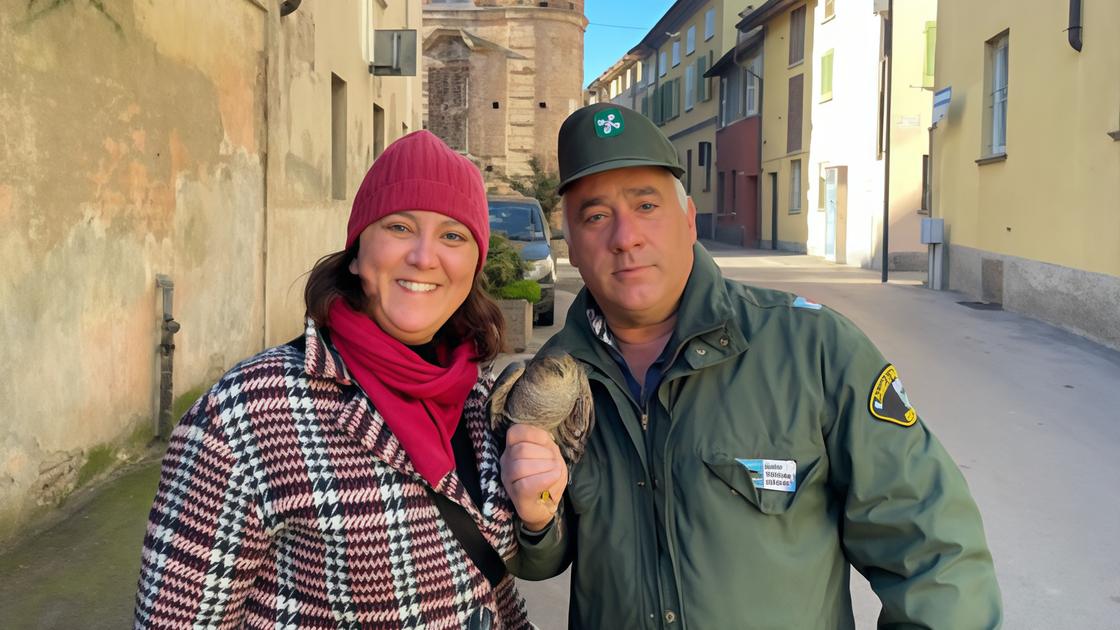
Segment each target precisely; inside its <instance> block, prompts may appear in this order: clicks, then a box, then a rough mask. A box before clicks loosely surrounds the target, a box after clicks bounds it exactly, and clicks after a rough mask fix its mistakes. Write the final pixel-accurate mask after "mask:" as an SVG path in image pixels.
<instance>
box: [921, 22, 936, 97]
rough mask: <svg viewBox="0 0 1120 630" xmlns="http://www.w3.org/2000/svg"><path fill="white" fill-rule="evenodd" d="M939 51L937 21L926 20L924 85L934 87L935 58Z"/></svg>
mask: <svg viewBox="0 0 1120 630" xmlns="http://www.w3.org/2000/svg"><path fill="white" fill-rule="evenodd" d="M936 51H937V22H926V58H925V64H923V66H922V87H924V88H930V89H933V59H934V53H936Z"/></svg>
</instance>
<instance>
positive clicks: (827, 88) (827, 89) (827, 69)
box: [821, 50, 834, 101]
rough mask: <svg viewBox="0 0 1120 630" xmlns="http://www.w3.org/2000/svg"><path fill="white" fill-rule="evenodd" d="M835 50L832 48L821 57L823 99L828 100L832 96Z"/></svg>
mask: <svg viewBox="0 0 1120 630" xmlns="http://www.w3.org/2000/svg"><path fill="white" fill-rule="evenodd" d="M833 52H834V51H833V50H830V51H828V52H826V53H825V54H824V56H822V57H821V100H822V101H827V100H830V99H831V98H832V58H833Z"/></svg>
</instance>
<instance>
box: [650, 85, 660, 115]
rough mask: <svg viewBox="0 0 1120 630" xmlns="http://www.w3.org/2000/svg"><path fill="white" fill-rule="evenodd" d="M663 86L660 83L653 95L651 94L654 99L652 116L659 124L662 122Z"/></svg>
mask: <svg viewBox="0 0 1120 630" xmlns="http://www.w3.org/2000/svg"><path fill="white" fill-rule="evenodd" d="M661 88H662V86H660V85H659V86H657V87H656V88H654V90H653V95H652V96H651V98H652V99H653V103H652V106H653V112H652V116H651V117H650V118H651V119H652V120H653V122H655V123H657V124H661V101H662V98H661Z"/></svg>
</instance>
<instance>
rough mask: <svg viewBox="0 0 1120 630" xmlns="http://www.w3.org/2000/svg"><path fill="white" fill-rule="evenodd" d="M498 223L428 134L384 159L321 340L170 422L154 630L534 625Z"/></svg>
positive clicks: (327, 282)
mask: <svg viewBox="0 0 1120 630" xmlns="http://www.w3.org/2000/svg"><path fill="white" fill-rule="evenodd" d="M487 215H488V211H487V204H486V194H485V191H484V189H483V184H482V179H481V176H480V174H479V172H478V170H477V169H476V168H475V167H474V166H473V165H472V164H471V163H470V162H469V161H468V160H467V159H466V158H464V157H462V156H460V155H458V154H456V153H455V152H453V151H451V150H450V149H449V148H447V146H446V145H444V144H443V143H442V142H441V141H440V140H438V139H437V138H436V137H435V136H433V135H432V134H430V133H428V132H426V131H419V132H416V133H412V134H409V135H407V136H405V137H403V138H401V139H400V140H398V141H397V142H395V143H394V144H393V145H392V146H390V147H389V148H388V149H387V150H386V151H385V153H384V154H383V155H382V156H381V157H380V158H379V159H378V160H377V161H376V162H375V163H374V165H373V166H372V167H371V168H370V170H369V173H367V174H366V178H365V180H364V181H363V182H362V185H361V188H360V189H359V190H358V193H357V196H356V198H355V200H354V205H353V209H352V211H351V214H350V220H349V224H348V226H347V237H346V248H345V250H344V251H341V252H338V253H335V254H332V255H330V256H327V257H325V258H323V259H322V260H320V261H319V262H318V263H317V264H316V265H315V267H314V269H312V271H311V275H310V277H309V278H308V282H307V288H306V291H305V294H304V297H305V301H306V304H307V315H308V320H307V329H306V332H305V334H304V336H303V337H302V338H300V339H298V340H296V341H294V342H291V343H289V344H286V345H283V346H279V347H276V348H272V349H269V350H266V351H265V352H262V353H261V354H259V355H257V356H255V357H252V358H251V359H248V360H246V361H244V362H242V363H241V364H239V365H237V366H236V367H234V368H233V369H232V370H230V372H229V373H227V374H226V375H225V376H224V377H222V379H221V380H219V381H218V383H217V384H215V385H214V387H213V388H212V389H211V390H210V391H209V392H208V393H207V394H206V395H204V396H203V397H202V398H200V399H199V400H198V402H196V403H195V404H194V407H192V408H191V410H190V411H188V412H187V414H186V415H185V416H184V417H183V420H182V422H181V423H180V425H179V426H178V428H177V429H176V430H175V432H174V434H173V435H172V439H171V443H170V445H169V448H168V451H167V455H166V456H165V460H164V465H163V477H162V480H161V482H160V486H159V491H158V493H157V495H156V499H155V504H154V506H153V507H152V513H151V518H150V521H149V525H148V533H147V536H146V537H145V539H144V551H143V568H142V571H141V575H140V585H139V592H138V594H137V606H136V626H137V627H171V626H195V627H198V626H205V627H215V626H216V627H253V628H264V627H269V628H273V627H293V628H295V627H301V628H328V627H329V628H334V627H346V628H359V627H361V628H369V627H377V628H420V627H427V628H460V627H480V628H483V627H494V628H527V627H529V623H528V621H527V620H526V615H525V607H524V602H523V600H522V599H521V596H520V595H519V594H518V593H517V591H516V590H515V587H514V585H513V580H512V578H511V577H510V576H509V575H508V574H507V573H505V571H504V567H502V566H501V565H502V562H501V557H508V556H511V555H512V554H513V552H514V549H515V548H516V545H515V542H514V530H513V528H514V525H513V523H514V521H513V513H512V507H511V504H510V502H509V499H508V497H507V496H506V494H505V492H504V490H503V489H502V484H501V482H500V479H499V474H498V469H497V462H498V451H497V447H496V445H495V442H494V439H493V437H492V436H491V434H490V433H489V431H488V430H487V426H486V411H485V404H484V403H485V400H486V398H487V396H488V393H489V389H490V385H491V384H492V380H491V379H490V378H489V377H484V378H482V379H479V368H478V365H479V363H480V362H482V361H489V360H490V359H493V358H494V356H495V355H496V354H497V353H498V352H499V350H500V348H501V346H502V341H503V334H504V326H503V323H502V317H501V313H500V311H499V310H498V308H497V306H496V305H495V304H494V302H493V301H491V300H490V299H489V298H487V297H486V295H485V294H484V293H483V291H482V290H481V288H480V285H479V282H480V271H481V269H482V265H483V262H484V261H485V260H486V248H487V244H488V241H489V232H490V230H489V223H488V217H487ZM449 523H453V525H452V526H449ZM472 527H473V528H474V529H473V536H474V537H475V540H474V544H471V543H470V542H468V543H467V544H465V545H464V543H462V542H460V541H461V539H462V540H468V541H469V540H470V535H471V534H472V531H468V530H471V528H472ZM480 534H481V536H480ZM464 536H466V538H464ZM487 547H489V548H490V549H489V550H487ZM468 550H469V551H470V552H469V553H468ZM486 551H488V552H489V558H490V559H491V560H493V559H494V558H497V561H496V562H491V564H490V565H489V566H487V563H486V562H485V558H483V559H479V556H480V554H481V555H485V552H486ZM495 551H496V554H495ZM472 554H473V556H472ZM495 564H496V565H497V570H495V566H494V565H495ZM480 566H482V567H485V568H486V570H485V572H484V570H483V569H480ZM492 582H493V584H494V585H493V586H492V585H491V583H492Z"/></svg>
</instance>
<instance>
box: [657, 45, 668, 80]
mask: <svg viewBox="0 0 1120 630" xmlns="http://www.w3.org/2000/svg"><path fill="white" fill-rule="evenodd" d="M657 61H658V63H657V76H659V77H663V76H665V73H666V72H668V71H669V63H668V61H667V58H666V56H665V51H664V50H663V51H661V54H660V55H658V56H657Z"/></svg>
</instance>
